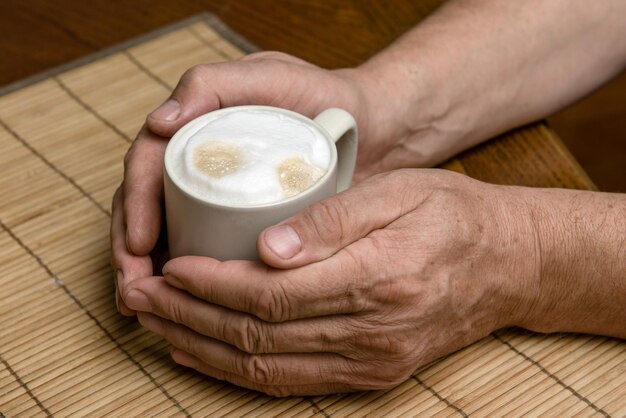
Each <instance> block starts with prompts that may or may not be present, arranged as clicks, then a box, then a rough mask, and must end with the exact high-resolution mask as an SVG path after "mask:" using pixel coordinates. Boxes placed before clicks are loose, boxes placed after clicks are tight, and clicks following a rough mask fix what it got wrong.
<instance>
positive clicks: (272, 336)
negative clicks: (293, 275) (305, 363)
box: [124, 277, 369, 357]
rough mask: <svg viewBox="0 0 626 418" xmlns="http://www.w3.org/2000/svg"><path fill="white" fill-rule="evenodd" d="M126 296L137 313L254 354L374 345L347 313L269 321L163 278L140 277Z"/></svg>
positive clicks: (322, 350)
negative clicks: (357, 332) (360, 337)
mask: <svg viewBox="0 0 626 418" xmlns="http://www.w3.org/2000/svg"><path fill="white" fill-rule="evenodd" d="M124 299H125V300H126V302H127V303H128V305H129V306H130V307H131V308H132V309H134V310H136V311H141V312H147V313H153V314H156V315H158V316H159V317H161V318H164V319H167V320H169V321H171V322H174V323H177V324H182V325H184V326H186V327H188V328H190V329H192V330H194V331H196V332H197V333H199V334H202V335H204V336H207V337H211V338H213V339H216V340H219V341H222V342H225V343H227V344H230V345H232V346H234V347H237V348H238V349H239V350H241V351H242V352H246V353H250V354H261V353H313V352H333V353H343V352H348V351H349V350H354V349H355V348H359V349H363V348H364V349H365V350H366V351H369V347H357V344H355V338H354V335H353V334H354V333H353V328H352V327H350V326H348V325H349V324H348V321H349V319H348V318H346V317H337V316H332V317H322V318H315V319H303V320H296V321H287V322H282V323H270V322H265V321H262V320H260V319H259V318H257V317H256V316H253V315H249V314H245V313H242V312H239V311H234V310H232V309H227V308H224V307H221V306H218V305H214V304H209V303H206V302H204V301H202V300H200V299H198V298H195V297H193V296H191V295H190V294H189V293H187V292H184V291H181V290H178V289H176V288H173V287H172V286H169V285H168V284H167V283H165V281H164V280H163V278H161V277H149V278H144V279H138V280H135V281H134V282H133V283H132V284H131V285H129V286H128V289H127V293H126V295H125V297H124ZM348 357H349V355H348Z"/></svg>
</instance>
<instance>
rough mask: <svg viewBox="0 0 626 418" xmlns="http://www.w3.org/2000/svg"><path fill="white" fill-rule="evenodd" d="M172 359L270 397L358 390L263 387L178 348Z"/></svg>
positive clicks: (337, 385)
mask: <svg viewBox="0 0 626 418" xmlns="http://www.w3.org/2000/svg"><path fill="white" fill-rule="evenodd" d="M171 355H172V359H173V360H174V361H175V362H176V363H178V364H180V365H181V366H185V367H190V368H192V369H195V370H197V371H199V372H200V373H203V374H206V375H207V376H211V377H213V378H215V379H218V380H225V381H227V382H230V383H233V384H235V385H237V386H241V387H244V388H247V389H251V390H256V391H258V392H263V393H265V394H267V395H270V396H276V397H284V396H306V395H324V394H327V393H341V392H350V391H353V390H356V388H351V387H350V386H349V385H346V384H341V383H322V384H317V385H288V386H281V385H273V386H271V385H261V384H258V383H255V382H252V381H250V380H247V379H245V378H243V377H241V376H239V375H237V374H234V373H228V372H225V371H224V370H220V369H218V368H215V367H212V366H209V365H208V364H206V363H205V362H203V361H202V360H200V359H199V358H198V357H196V356H194V355H192V354H189V353H187V352H185V351H183V350H179V349H177V348H174V349H172V353H171Z"/></svg>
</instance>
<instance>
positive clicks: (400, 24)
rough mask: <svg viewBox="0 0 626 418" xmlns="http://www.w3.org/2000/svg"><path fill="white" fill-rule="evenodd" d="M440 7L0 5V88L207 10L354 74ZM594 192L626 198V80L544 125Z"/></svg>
mask: <svg viewBox="0 0 626 418" xmlns="http://www.w3.org/2000/svg"><path fill="white" fill-rule="evenodd" d="M440 3H441V1H440V0H421V1H420V0H390V1H384V0H378V1H374V0H326V1H325V0H256V1H255V0H195V1H192V0H179V1H174V0H132V1H131V0H126V1H122V0H83V1H77V0H56V1H50V0H21V1H17V0H3V1H0V85H4V84H8V83H10V82H12V81H16V80H19V79H21V78H24V77H27V76H29V75H33V74H36V73H38V72H41V71H43V70H45V69H48V68H51V67H54V66H57V65H59V64H62V63H65V62H67V61H70V60H73V59H76V58H78V57H81V56H84V55H88V54H90V53H93V52H96V51H98V50H101V49H103V48H106V47H108V46H112V45H114V44H116V43H119V42H122V41H124V40H127V39H129V38H132V37H135V36H137V35H141V34H144V33H146V32H148V31H150V30H153V29H156V28H159V27H161V26H163V25H166V24H168V23H172V22H175V21H177V20H181V19H184V18H186V17H189V16H191V15H193V14H196V13H199V12H203V11H209V12H212V13H214V14H215V15H217V16H218V17H220V18H221V19H222V20H223V21H224V22H226V23H227V24H228V25H229V26H231V27H232V28H233V29H234V30H235V31H237V32H239V33H240V34H241V35H243V36H244V37H246V38H248V39H249V40H250V41H252V42H253V43H254V44H256V45H257V46H259V47H260V48H262V49H278V50H281V51H284V52H287V53H290V54H293V55H296V56H299V57H301V58H304V59H307V60H309V61H312V62H314V63H315V64H318V65H321V66H324V67H329V68H336V67H342V66H351V65H357V64H359V63H360V62H362V61H363V60H365V59H366V58H368V57H369V56H371V55H372V54H374V53H375V52H376V51H379V50H380V49H382V48H384V47H385V46H386V45H387V44H389V43H390V42H392V41H393V40H394V39H395V38H397V37H398V36H399V35H401V34H402V33H404V32H405V31H406V30H408V29H409V28H410V27H411V26H412V25H414V24H415V23H416V22H418V21H419V20H420V19H422V18H423V17H424V16H425V15H426V14H428V13H429V12H431V11H432V10H434V9H435V8H436V7H437V5H438V4H440ZM548 122H549V124H550V126H551V127H552V128H553V129H555V130H556V132H557V133H558V134H559V135H560V137H561V138H562V139H563V141H564V142H565V143H566V145H567V146H568V148H569V149H570V150H571V151H572V153H573V154H574V156H575V157H576V159H577V160H578V161H579V162H580V163H581V165H582V166H583V168H584V169H585V170H586V171H587V173H588V174H589V175H590V177H591V178H592V179H593V180H594V181H595V183H596V184H597V185H598V187H599V188H600V189H601V190H606V191H621V192H626V74H624V73H623V74H622V75H621V76H620V77H619V78H617V79H616V80H614V81H613V82H612V83H610V84H608V85H606V86H605V87H603V88H602V89H600V90H599V91H597V92H596V93H594V94H593V95H591V96H590V97H588V98H586V99H585V100H583V101H581V102H579V103H577V104H575V105H573V106H571V107H570V108H569V109H566V110H565V111H562V112H560V113H558V114H557V115H554V116H552V117H550V118H549V119H548Z"/></svg>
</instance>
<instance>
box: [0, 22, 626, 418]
mask: <svg viewBox="0 0 626 418" xmlns="http://www.w3.org/2000/svg"><path fill="white" fill-rule="evenodd" d="M254 50H255V48H254V46H251V45H250V44H248V43H246V42H245V40H242V39H241V38H240V37H238V36H237V35H236V34H234V33H233V32H232V31H230V30H228V28H226V27H225V26H224V25H223V24H222V23H221V22H219V21H218V20H217V19H215V18H214V17H212V16H207V15H202V16H199V17H195V18H193V19H191V20H188V21H185V22H182V23H180V24H177V25H175V26H172V27H169V28H166V29H165V30H162V31H158V32H157V33H154V34H149V35H147V36H145V37H142V38H140V39H138V40H134V41H131V42H129V43H126V44H123V45H121V46H119V47H117V48H114V49H110V50H108V51H106V52H105V53H102V54H98V55H96V56H94V57H91V58H90V59H83V60H80V61H79V62H76V63H74V64H73V65H70V66H64V67H63V68H61V69H57V70H53V71H51V72H48V73H47V74H45V75H43V76H38V77H35V78H32V79H29V80H26V81H24V82H20V83H18V84H16V85H12V86H8V87H5V88H3V89H1V90H0V91H1V92H2V93H3V94H4V96H3V97H0V128H1V129H0V146H2V149H4V150H5V151H4V152H3V154H2V155H0V164H1V166H2V167H3V174H5V176H4V177H5V178H4V179H2V180H0V191H1V192H2V197H3V199H2V202H0V226H1V229H2V231H0V232H1V233H3V235H4V236H3V235H2V234H0V243H1V244H2V246H1V247H0V248H2V254H0V266H3V268H4V269H5V270H6V271H7V272H9V274H6V275H5V277H4V278H2V279H0V284H2V285H3V289H5V290H3V292H2V294H0V300H1V301H2V304H1V305H0V323H1V324H2V326H3V328H2V332H1V333H0V364H1V365H2V368H3V369H4V372H2V374H0V415H2V414H9V415H8V416H14V415H23V416H40V415H42V414H43V415H44V416H50V415H54V416H68V415H72V414H78V415H81V416H85V415H90V416H92V415H93V416H103V415H106V416H146V415H150V416H153V415H158V416H206V415H212V416H244V415H247V416H314V415H320V416H325V417H330V416H362V415H370V416H401V415H411V416H416V415H428V416H459V415H460V416H464V417H465V416H473V415H477V416H492V415H496V416H505V415H506V416H521V415H533V416H534V415H549V416H561V415H563V414H567V415H572V414H581V415H592V414H597V415H602V416H626V401H625V399H626V378H625V377H624V376H625V375H626V348H625V344H624V343H623V342H620V341H617V340H614V339H610V338H603V337H591V336H576V335H560V334H557V335H537V334H533V333H529V332H526V331H523V330H515V329H513V330H507V331H500V332H498V333H494V334H492V335H490V336H489V337H486V338H484V339H483V340H481V341H479V342H477V343H475V344H473V345H471V346H469V347H467V348H465V349H464V350H460V351H459V352H457V353H454V354H452V355H450V356H448V357H446V358H444V359H441V360H439V361H437V362H435V363H433V364H431V365H429V366H428V367H424V368H421V369H420V370H418V371H416V373H415V374H414V375H413V376H412V379H409V380H408V381H406V382H405V383H403V384H402V385H399V386H398V387H396V388H394V389H391V390H388V391H375V392H366V393H358V394H346V395H333V396H318V397H307V398H288V399H272V398H269V397H266V396H264V395H261V394H258V393H255V392H250V391H247V390H244V389H241V388H237V387H234V386H232V385H229V384H227V383H224V382H218V381H215V380H213V379H210V378H206V377H203V376H201V375H199V374H197V373H195V372H193V371H190V370H186V369H183V368H181V367H179V366H176V365H175V364H173V363H172V362H171V361H170V360H169V358H168V354H167V346H166V344H165V343H164V342H163V341H162V340H160V339H159V338H157V337H156V336H153V335H151V334H149V333H148V332H145V331H144V330H143V329H141V328H140V327H138V325H137V324H136V322H134V321H133V320H132V319H126V318H122V317H121V316H119V315H118V314H117V313H116V310H115V303H114V300H113V291H114V289H113V284H112V278H111V276H112V272H111V271H110V268H109V267H108V258H109V253H108V235H107V230H108V223H109V221H110V216H111V213H110V210H109V209H107V208H108V207H110V201H111V196H112V194H113V191H114V190H115V188H116V186H117V184H118V183H119V181H120V180H121V172H122V164H121V163H122V159H123V155H124V153H125V151H126V149H127V147H128V145H129V143H131V142H132V138H134V135H135V133H136V132H137V131H138V129H139V127H140V126H141V124H142V121H143V118H145V115H146V114H147V113H148V112H149V111H150V110H152V109H153V108H154V107H155V106H156V105H158V104H159V103H161V102H162V101H163V100H164V99H165V98H166V97H167V95H168V93H169V91H171V89H172V88H173V86H175V84H176V82H177V80H178V78H179V77H180V75H181V74H182V73H183V72H184V71H185V70H186V69H187V68H189V67H191V66H192V65H195V64H198V63H207V62H218V61H223V60H230V59H236V58H238V57H240V56H242V55H243V54H244V53H245V52H252V51H254ZM68 115H69V116H68ZM537 129H542V128H541V127H538V128H531V129H528V130H525V131H522V132H519V133H515V134H514V135H518V136H520V137H521V140H522V141H524V140H526V141H527V140H535V139H536V137H537V132H536V130H537ZM3 131H4V132H3ZM470 161H471V160H470ZM5 166H6V168H5ZM447 168H450V169H454V170H456V171H461V172H464V171H465V168H464V166H463V164H461V163H460V162H459V160H453V161H451V162H450V163H449V164H448V166H447ZM563 181H564V182H566V181H567V180H566V179H563ZM103 215H104V216H103ZM33 263H34V264H33ZM59 291H60V292H61V293H58V292H59ZM63 298H65V300H67V302H66V301H64V299H63ZM68 302H69V304H68ZM25 304H27V305H29V306H30V307H29V308H28V309H27V308H25V307H24V305H25ZM42 318H43V321H44V322H43V323H42ZM45 320H48V321H49V322H45ZM5 324H8V325H6V326H5ZM116 383H117V384H116Z"/></svg>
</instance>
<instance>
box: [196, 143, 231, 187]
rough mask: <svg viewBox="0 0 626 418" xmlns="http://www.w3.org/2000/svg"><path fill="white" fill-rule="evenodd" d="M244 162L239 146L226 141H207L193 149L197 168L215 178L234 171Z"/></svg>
mask: <svg viewBox="0 0 626 418" xmlns="http://www.w3.org/2000/svg"><path fill="white" fill-rule="evenodd" d="M242 162H243V158H242V156H241V151H240V150H239V148H238V147H237V146H235V145H232V144H227V143H224V142H219V141H209V142H205V143H204V144H202V145H199V146H198V147H196V149H195V150H194V151H193V163H194V165H195V166H196V168H197V169H198V170H200V171H201V172H203V173H204V174H206V175H208V176H210V177H213V178H220V177H223V176H225V175H227V174H230V173H234V172H235V171H237V170H238V169H239V167H240V166H241V163H242Z"/></svg>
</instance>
